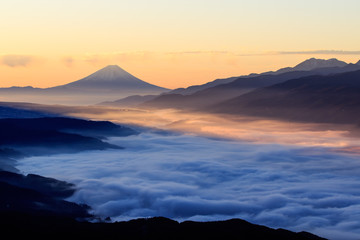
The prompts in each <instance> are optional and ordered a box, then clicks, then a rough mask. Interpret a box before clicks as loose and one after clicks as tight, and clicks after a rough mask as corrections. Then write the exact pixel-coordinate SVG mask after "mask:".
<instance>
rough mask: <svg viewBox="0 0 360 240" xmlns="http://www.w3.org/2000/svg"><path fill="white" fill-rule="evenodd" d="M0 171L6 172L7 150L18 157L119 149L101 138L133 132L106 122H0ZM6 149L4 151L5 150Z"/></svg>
mask: <svg viewBox="0 0 360 240" xmlns="http://www.w3.org/2000/svg"><path fill="white" fill-rule="evenodd" d="M0 132H1V138H0V153H2V154H1V155H0V169H1V168H3V169H4V168H5V169H9V164H10V163H11V162H13V159H14V157H13V155H11V154H10V153H11V151H15V152H18V153H19V155H21V154H22V155H47V154H55V153H72V152H79V151H84V150H103V149H107V148H117V149H118V148H121V147H119V146H115V145H113V144H109V143H107V142H104V141H102V140H101V139H103V138H106V137H109V136H129V135H132V134H137V132H135V131H134V130H132V129H130V128H127V127H124V126H119V125H116V124H113V123H111V122H106V121H102V122H101V121H100V122H96V121H87V120H82V119H74V118H60V117H57V118H30V119H29V118H26V119H9V118H7V119H0ZM5 150H6V151H5Z"/></svg>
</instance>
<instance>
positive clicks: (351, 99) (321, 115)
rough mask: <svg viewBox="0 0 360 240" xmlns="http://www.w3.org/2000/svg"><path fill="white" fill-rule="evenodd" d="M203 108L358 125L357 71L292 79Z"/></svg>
mask: <svg viewBox="0 0 360 240" xmlns="http://www.w3.org/2000/svg"><path fill="white" fill-rule="evenodd" d="M204 110H206V111H210V112H219V113H228V114H243V115H251V116H258V117H270V118H278V119H285V120H294V121H306V122H308V121H311V122H326V123H351V124H354V123H355V124H358V123H359V118H360V71H355V72H348V73H341V74H335V75H330V76H310V77H304V78H298V79H293V80H289V81H286V82H284V83H280V84H276V85H273V86H270V87H265V88H261V89H258V90H255V91H253V92H250V93H247V94H244V95H242V96H239V97H236V98H233V99H231V100H228V101H224V102H222V103H220V104H216V105H213V106H211V107H208V108H206V109H204Z"/></svg>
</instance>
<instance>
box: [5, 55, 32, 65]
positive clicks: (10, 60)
mask: <svg viewBox="0 0 360 240" xmlns="http://www.w3.org/2000/svg"><path fill="white" fill-rule="evenodd" d="M34 59H35V57H34V56H31V55H4V56H2V57H1V63H2V64H3V65H6V66H8V67H26V66H28V65H29V64H30V63H31V62H33V61H34Z"/></svg>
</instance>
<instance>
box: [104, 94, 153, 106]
mask: <svg viewBox="0 0 360 240" xmlns="http://www.w3.org/2000/svg"><path fill="white" fill-rule="evenodd" d="M157 96H158V95H145V96H141V95H133V96H129V97H125V98H122V99H119V100H116V101H107V102H102V103H99V104H98V105H104V106H117V107H134V106H137V105H139V104H141V103H143V102H147V101H150V100H152V99H154V98H156V97H157Z"/></svg>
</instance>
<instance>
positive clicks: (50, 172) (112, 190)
mask: <svg viewBox="0 0 360 240" xmlns="http://www.w3.org/2000/svg"><path fill="white" fill-rule="evenodd" d="M110 142H111V143H114V144H118V145H120V146H123V147H125V149H124V150H106V151H90V152H82V153H78V154H63V155H55V156H47V157H31V158H26V159H24V160H21V161H19V165H18V166H17V168H19V169H20V170H21V171H22V172H24V173H36V174H40V175H43V176H48V177H54V178H57V179H60V180H66V181H69V182H72V183H75V184H76V185H77V187H78V191H77V192H76V193H75V195H74V196H72V197H71V198H70V199H69V200H71V201H75V202H78V203H85V204H88V205H90V206H91V207H92V209H93V212H94V213H95V214H97V215H99V216H101V217H107V216H110V217H111V218H112V219H113V220H128V219H133V218H138V217H151V216H164V217H169V218H172V219H176V220H179V221H184V220H196V221H208V220H223V219H230V218H242V219H245V220H247V221H250V222H252V223H256V224H263V225H266V226H269V227H274V228H279V227H281V228H286V229H289V230H293V231H303V230H304V231H309V232H312V233H315V234H318V235H320V236H322V237H327V238H330V239H339V240H340V239H360V174H359V173H360V158H359V155H355V154H353V155H351V154H346V153H341V152H336V151H333V150H334V149H332V148H329V147H327V148H324V147H303V146H289V145H284V144H281V145H280V144H277V145H276V144H254V143H246V142H241V141H230V140H223V139H211V138H204V137H198V136H192V135H183V134H166V133H154V132H143V133H142V134H140V135H137V136H129V137H124V138H113V139H110Z"/></svg>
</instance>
